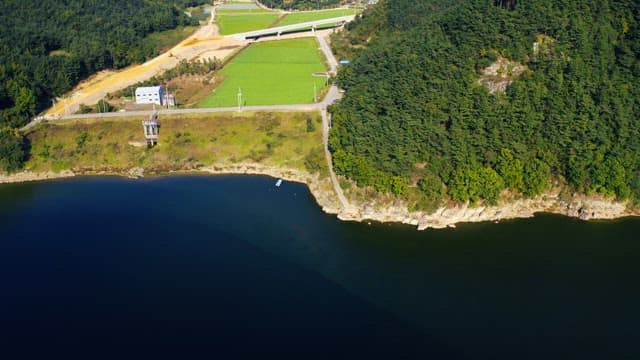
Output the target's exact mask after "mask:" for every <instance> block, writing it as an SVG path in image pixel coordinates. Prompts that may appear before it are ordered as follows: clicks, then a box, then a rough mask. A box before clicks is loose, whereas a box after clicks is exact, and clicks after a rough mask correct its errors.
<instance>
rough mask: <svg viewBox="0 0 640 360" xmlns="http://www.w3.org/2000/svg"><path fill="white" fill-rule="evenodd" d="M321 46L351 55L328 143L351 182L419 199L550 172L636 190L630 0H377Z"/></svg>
mask: <svg viewBox="0 0 640 360" xmlns="http://www.w3.org/2000/svg"><path fill="white" fill-rule="evenodd" d="M333 46H334V48H335V50H336V51H337V52H338V53H339V54H340V56H341V57H347V58H350V60H351V63H350V64H349V65H347V66H346V67H344V68H343V69H342V71H341V72H340V75H339V78H338V81H339V83H340V85H341V86H342V87H343V88H344V89H346V96H345V98H344V99H343V101H342V102H341V103H339V104H337V105H335V106H334V107H333V109H332V113H333V125H334V126H333V128H332V132H331V139H330V145H331V150H332V152H333V155H334V164H335V168H336V171H337V172H338V173H340V174H342V175H345V176H347V177H349V178H351V179H353V180H354V181H356V182H357V183H358V184H359V185H361V186H373V187H375V189H377V190H378V191H380V192H383V193H387V192H391V193H395V194H396V195H400V196H406V195H407V194H408V193H411V194H416V193H417V194H420V196H421V197H422V200H423V201H422V204H423V205H424V204H425V203H426V204H431V205H433V204H434V202H435V203H437V202H438V201H441V200H443V199H451V200H453V201H455V202H466V201H471V202H476V203H477V202H480V201H486V202H488V203H495V202H496V201H497V199H498V198H499V196H500V194H503V193H504V192H503V190H505V189H508V190H509V193H510V194H515V195H518V194H519V195H522V196H525V197H532V196H535V195H537V194H540V193H541V192H543V191H544V190H546V189H548V188H549V187H551V186H553V185H555V184H561V185H562V184H566V185H568V186H569V188H570V189H573V190H575V191H578V192H581V193H587V194H589V193H601V194H604V195H608V196H615V197H617V198H618V199H628V198H631V199H633V200H635V201H637V200H638V199H640V86H639V84H640V3H639V2H638V1H636V0H603V1H590V0H557V1H547V0H526V1H525V0H517V1H516V0H464V1H463V0H459V1H455V0H422V1H415V0H382V1H380V3H379V4H378V5H377V6H375V7H373V8H371V9H369V10H367V11H366V12H365V13H364V14H363V16H362V18H361V19H359V20H358V21H356V22H354V23H352V24H350V25H349V26H348V31H346V32H344V33H342V34H339V35H337V36H335V37H334V39H333ZM495 64H503V65H504V66H503V67H494V70H496V69H497V70H496V71H497V73H496V71H494V72H493V73H490V72H488V70H487V68H490V66H491V65H495ZM517 69H520V70H519V71H516V70H517ZM498 78H501V79H507V80H508V82H507V83H506V85H507V86H506V89H505V86H503V88H502V89H499V88H497V89H496V88H492V87H491V86H487V83H491V81H492V79H494V80H495V79H498ZM424 199H427V200H429V201H424ZM418 205H420V204H418Z"/></svg>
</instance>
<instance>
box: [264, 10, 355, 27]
mask: <svg viewBox="0 0 640 360" xmlns="http://www.w3.org/2000/svg"><path fill="white" fill-rule="evenodd" d="M359 12H360V10H359V9H337V10H327V11H305V12H297V13H292V14H287V16H285V17H284V18H283V19H282V20H281V21H279V22H278V23H277V24H276V26H285V25H292V24H298V23H303V22H309V21H316V20H323V19H331V18H335V17H341V16H347V15H355V14H357V13H359Z"/></svg>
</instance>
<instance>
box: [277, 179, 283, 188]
mask: <svg viewBox="0 0 640 360" xmlns="http://www.w3.org/2000/svg"><path fill="white" fill-rule="evenodd" d="M280 185H282V179H278V181H276V187H280Z"/></svg>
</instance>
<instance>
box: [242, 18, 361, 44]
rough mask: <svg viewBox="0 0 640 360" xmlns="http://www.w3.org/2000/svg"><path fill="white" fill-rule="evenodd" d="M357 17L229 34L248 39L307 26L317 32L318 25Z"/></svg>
mask: <svg viewBox="0 0 640 360" xmlns="http://www.w3.org/2000/svg"><path fill="white" fill-rule="evenodd" d="M355 18H356V16H355V15H348V16H340V17H335V18H331V19H322V20H316V21H308V22H303V23H298V24H292V25H285V26H277V27H272V28H268V29H262V30H255V31H248V32H244V33H238V34H233V35H229V36H230V37H234V38H236V39H238V40H247V39H252V38H258V37H261V36H267V35H277V36H280V34H283V33H287V32H291V31H296V30H303V29H307V28H309V29H311V31H313V32H315V30H316V28H317V27H318V26H322V25H329V24H344V23H348V22H350V21H353V19H355Z"/></svg>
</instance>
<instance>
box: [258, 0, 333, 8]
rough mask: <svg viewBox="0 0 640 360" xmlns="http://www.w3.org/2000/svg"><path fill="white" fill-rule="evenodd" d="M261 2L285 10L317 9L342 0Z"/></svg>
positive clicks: (276, 0)
mask: <svg viewBox="0 0 640 360" xmlns="http://www.w3.org/2000/svg"><path fill="white" fill-rule="evenodd" d="M260 2H261V3H262V4H263V5H265V6H267V7H270V8H276V9H285V10H317V9H326V8H331V7H336V6H338V5H340V4H341V1H340V0H260Z"/></svg>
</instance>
